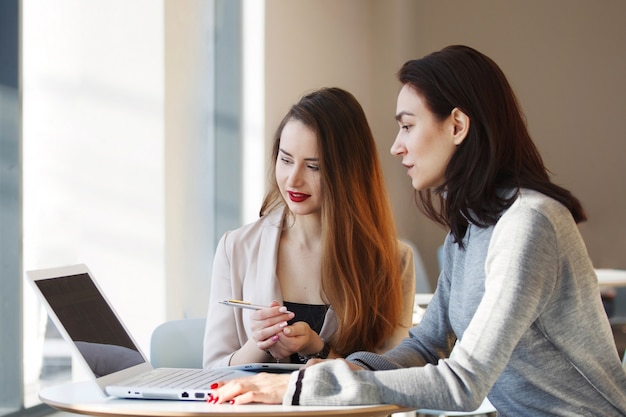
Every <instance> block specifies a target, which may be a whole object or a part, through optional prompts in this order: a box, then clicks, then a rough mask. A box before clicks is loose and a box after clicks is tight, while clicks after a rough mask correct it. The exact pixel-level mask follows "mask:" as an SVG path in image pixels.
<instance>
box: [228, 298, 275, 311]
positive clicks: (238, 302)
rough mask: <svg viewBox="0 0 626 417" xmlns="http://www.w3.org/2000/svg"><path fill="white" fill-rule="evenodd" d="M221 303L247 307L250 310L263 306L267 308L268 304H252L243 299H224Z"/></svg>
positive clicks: (259, 308)
mask: <svg viewBox="0 0 626 417" xmlns="http://www.w3.org/2000/svg"><path fill="white" fill-rule="evenodd" d="M220 304H224V305H227V306H231V307H239V308H247V309H249V310H261V309H262V308H267V307H268V306H262V305H259V304H252V303H249V302H247V301H241V300H222V301H220Z"/></svg>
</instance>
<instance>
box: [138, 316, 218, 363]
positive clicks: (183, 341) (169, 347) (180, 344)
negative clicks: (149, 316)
mask: <svg viewBox="0 0 626 417" xmlns="http://www.w3.org/2000/svg"><path fill="white" fill-rule="evenodd" d="M205 324H206V319H205V318H199V319H182V320H172V321H166V322H165V323H162V324H160V325H159V326H157V327H156V329H154V331H153V332H152V337H151V339H150V362H151V363H152V366H154V367H155V368H202V346H203V344H204V327H205Z"/></svg>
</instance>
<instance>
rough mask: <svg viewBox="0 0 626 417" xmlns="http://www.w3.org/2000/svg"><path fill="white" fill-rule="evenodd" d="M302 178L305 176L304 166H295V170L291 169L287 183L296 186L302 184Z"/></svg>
mask: <svg viewBox="0 0 626 417" xmlns="http://www.w3.org/2000/svg"><path fill="white" fill-rule="evenodd" d="M302 178H303V173H302V168H300V167H298V166H295V167H294V168H293V170H292V171H291V173H290V174H289V178H288V180H287V185H289V186H290V187H296V186H298V185H301V184H302Z"/></svg>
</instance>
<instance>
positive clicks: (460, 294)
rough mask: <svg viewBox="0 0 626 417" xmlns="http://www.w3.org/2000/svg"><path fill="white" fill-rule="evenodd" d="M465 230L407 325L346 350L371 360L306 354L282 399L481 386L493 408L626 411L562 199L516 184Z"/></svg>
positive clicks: (350, 399)
mask: <svg viewBox="0 0 626 417" xmlns="http://www.w3.org/2000/svg"><path fill="white" fill-rule="evenodd" d="M463 242H464V245H465V249H464V250H461V249H460V248H459V246H458V245H456V244H454V243H453V242H452V240H451V237H450V236H448V238H447V239H446V242H445V245H444V252H445V258H444V267H443V271H442V273H441V275H440V277H439V282H438V286H437V290H436V292H435V296H434V297H433V300H432V302H431V303H430V305H429V306H428V309H427V311H426V313H425V315H424V318H423V320H422V322H421V323H420V324H419V325H418V326H416V327H414V328H413V329H411V332H410V336H409V337H408V338H406V339H404V340H403V341H402V342H401V344H400V345H398V346H397V347H396V348H394V349H393V350H391V351H389V352H387V353H386V354H383V355H376V354H374V353H369V352H357V353H354V354H352V355H350V356H349V357H348V358H347V359H348V360H349V361H352V362H354V363H357V364H359V365H361V366H363V367H365V368H369V369H372V370H376V371H375V372H373V371H358V372H352V371H350V370H349V369H348V367H347V365H346V364H345V363H344V362H342V361H329V362H325V363H322V364H319V365H316V366H313V367H311V368H308V369H306V370H304V371H300V372H296V373H294V374H292V376H291V380H290V383H289V388H288V391H287V393H286V395H285V397H284V399H283V403H285V404H294V403H295V404H301V405H314V404H316V405H326V404H328V405H330V404H332V405H335V404H343V405H357V404H377V403H385V404H399V405H402V406H407V407H413V408H432V409H443V410H473V409H475V408H477V407H478V406H479V405H480V404H481V402H482V400H483V398H484V397H485V396H488V398H489V400H490V401H491V403H492V404H493V405H494V406H495V408H496V409H497V410H498V415H499V416H603V417H610V416H626V373H625V371H624V369H623V368H622V365H621V361H620V358H619V357H618V354H617V349H616V347H615V343H614V339H613V336H612V333H611V328H610V326H609V323H608V319H607V316H606V313H605V311H604V309H603V307H602V302H601V299H600V293H599V289H598V283H597V279H596V276H595V273H594V269H593V265H592V264H591V261H590V259H589V256H588V254H587V250H586V248H585V245H584V243H583V240H582V237H581V236H580V234H579V231H578V228H577V226H576V224H575V222H574V220H573V218H572V216H571V215H570V213H569V211H568V210H567V209H566V208H565V207H564V206H563V205H561V204H560V203H558V202H556V201H554V200H553V199H550V198H548V197H546V196H545V195H543V194H540V193H537V192H535V191H530V190H522V192H521V193H520V197H519V198H518V199H517V200H516V201H515V202H514V203H513V205H512V206H511V207H510V208H509V209H508V210H507V211H506V212H505V213H503V215H502V217H501V218H500V220H499V221H498V223H497V224H496V225H495V226H492V227H488V228H479V227H476V226H473V225H472V226H470V227H469V229H468V231H467V234H466V236H465V238H464V241H463ZM457 338H458V341H457ZM453 347H454V352H452V349H453Z"/></svg>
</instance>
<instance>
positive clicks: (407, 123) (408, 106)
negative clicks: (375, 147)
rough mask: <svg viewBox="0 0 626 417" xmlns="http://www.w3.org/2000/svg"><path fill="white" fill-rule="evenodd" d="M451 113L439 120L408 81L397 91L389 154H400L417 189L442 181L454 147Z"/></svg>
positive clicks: (440, 183) (432, 186) (439, 183)
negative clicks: (394, 128) (395, 132)
mask: <svg viewBox="0 0 626 417" xmlns="http://www.w3.org/2000/svg"><path fill="white" fill-rule="evenodd" d="M451 119H452V116H450V117H448V119H446V120H444V121H439V120H437V118H436V117H435V115H434V114H433V113H432V112H431V111H430V110H429V109H428V107H427V106H426V103H425V101H424V100H423V99H422V96H421V95H420V94H418V92H417V91H416V90H415V89H414V88H413V87H411V86H410V85H408V84H405V85H404V86H403V87H402V89H401V90H400V93H399V94H398V101H397V106H396V120H397V121H398V125H399V126H400V130H399V131H398V135H397V136H396V140H395V142H394V143H393V145H392V146H391V154H392V155H397V156H401V157H402V165H404V166H405V167H406V168H407V175H408V176H410V177H411V185H412V186H413V188H415V189H416V190H418V191H422V190H426V189H429V188H434V187H437V186H439V185H442V184H443V183H444V181H445V171H446V167H447V166H448V162H449V161H450V158H451V157H452V154H453V153H454V151H455V150H456V144H455V142H454V131H455V129H454V126H453V123H452V120H451Z"/></svg>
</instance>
